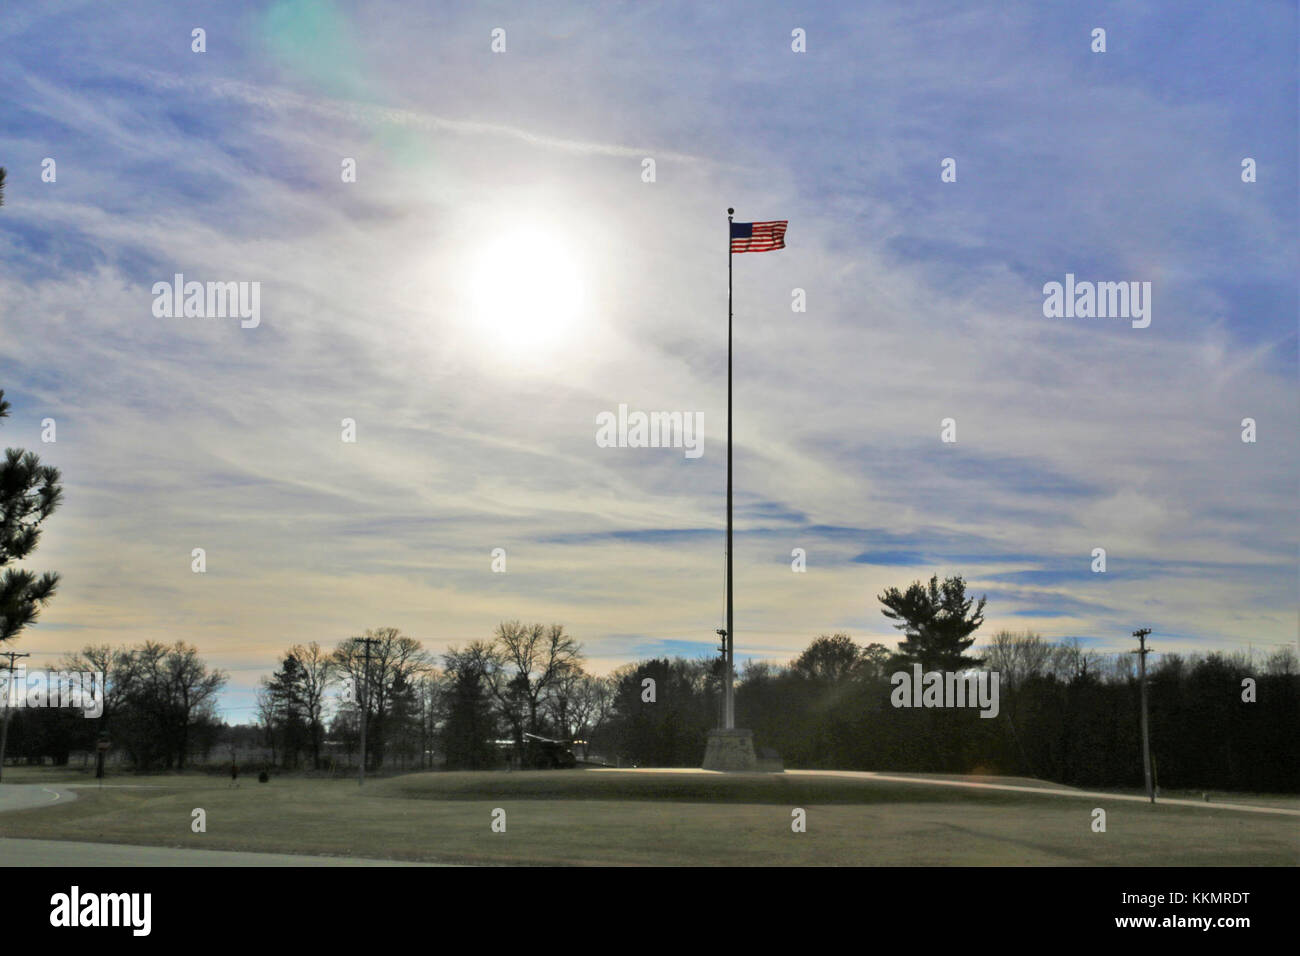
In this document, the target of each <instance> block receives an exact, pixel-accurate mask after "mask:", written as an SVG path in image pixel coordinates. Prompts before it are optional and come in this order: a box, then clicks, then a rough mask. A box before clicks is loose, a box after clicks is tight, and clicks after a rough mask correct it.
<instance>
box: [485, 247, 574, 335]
mask: <svg viewBox="0 0 1300 956" xmlns="http://www.w3.org/2000/svg"><path fill="white" fill-rule="evenodd" d="M470 283H471V286H470V290H469V291H470V301H471V303H472V309H473V312H474V321H475V324H476V325H478V326H479V327H480V329H481V330H483V331H485V332H487V333H488V334H489V335H490V336H491V338H492V339H493V340H494V341H496V342H498V343H500V344H501V345H502V346H505V347H512V348H526V349H540V348H543V347H545V346H548V345H554V344H559V343H560V342H562V341H563V340H564V339H566V338H567V337H568V335H569V333H570V332H571V330H572V328H573V326H574V324H575V322H576V320H577V318H578V316H579V314H580V313H581V311H582V308H583V300H584V296H583V292H584V283H583V279H582V275H581V271H580V269H579V268H578V264H577V261H576V257H575V255H574V252H573V250H572V249H571V248H569V247H568V246H567V245H566V244H565V242H564V240H563V239H562V238H561V237H559V236H557V235H555V234H553V233H550V232H545V231H543V230H540V229H519V230H516V231H513V232H510V233H507V234H506V235H503V236H500V237H498V238H496V239H494V240H491V241H489V242H488V243H487V245H486V246H485V247H484V248H483V250H482V252H481V253H480V255H479V257H478V260H477V262H476V263H475V265H474V268H473V272H472V275H471V276H470Z"/></svg>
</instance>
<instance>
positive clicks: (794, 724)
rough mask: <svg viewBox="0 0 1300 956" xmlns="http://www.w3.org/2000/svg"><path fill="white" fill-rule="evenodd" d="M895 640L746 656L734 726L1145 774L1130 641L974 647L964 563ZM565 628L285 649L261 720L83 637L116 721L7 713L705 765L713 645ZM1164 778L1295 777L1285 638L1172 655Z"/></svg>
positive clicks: (1071, 770)
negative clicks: (979, 683)
mask: <svg viewBox="0 0 1300 956" xmlns="http://www.w3.org/2000/svg"><path fill="white" fill-rule="evenodd" d="M878 600H879V601H880V604H881V607H882V612H883V613H884V615H885V617H886V618H887V619H889V620H890V621H891V623H892V624H893V626H895V627H896V628H897V629H898V630H900V631H901V632H902V634H901V636H900V640H899V641H898V643H897V647H896V648H895V649H893V650H891V649H890V648H889V647H887V646H886V645H884V644H881V643H867V644H859V643H857V642H855V641H854V640H853V638H852V637H851V636H850V635H848V634H844V633H836V634H829V635H822V636H820V637H817V638H816V639H814V640H813V641H812V642H811V643H810V644H809V645H808V646H807V647H806V648H805V649H804V650H803V652H802V653H800V654H799V655H798V656H797V657H796V658H795V659H793V660H791V661H789V662H786V663H779V662H773V661H750V662H748V663H746V664H745V665H744V667H743V669H742V670H741V672H740V673H739V674H738V675H737V684H736V718H737V726H743V727H748V728H751V729H752V730H753V731H754V735H755V742H756V745H757V746H758V747H759V748H760V751H762V752H764V753H765V754H767V755H771V756H779V757H780V758H781V759H782V760H783V761H784V763H785V765H786V766H788V767H803V768H822V769H861V770H879V769H886V770H897V771H912V772H948V773H968V772H984V773H990V774H1011V775H1024V776H1033V777H1038V778H1042V779H1048V780H1054V781H1057V782H1060V783H1065V784H1070V785H1076V786H1094V787H1130V786H1139V785H1141V782H1142V769H1141V763H1140V758H1139V756H1138V755H1139V754H1140V736H1139V733H1140V731H1139V726H1140V724H1139V721H1140V717H1139V709H1138V702H1139V689H1138V679H1137V671H1136V663H1135V660H1134V657H1133V655H1131V654H1100V653H1097V652H1095V651H1090V650H1087V649H1085V648H1084V647H1083V646H1082V645H1081V644H1080V643H1079V642H1077V641H1066V642H1056V643H1053V642H1049V641H1045V640H1044V639H1043V638H1042V637H1041V636H1039V635H1037V634H1033V633H1030V632H1025V633H1012V632H1008V631H1002V632H999V633H998V634H996V635H994V636H993V637H992V638H991V639H990V640H989V641H987V642H986V643H984V644H982V645H979V646H977V645H976V637H975V632H976V630H977V629H978V628H979V626H980V625H981V624H982V622H983V610H984V600H983V599H980V600H979V601H975V600H974V598H973V597H970V596H968V595H967V594H966V587H965V583H964V581H963V580H962V579H961V578H960V577H952V578H948V579H946V580H944V581H940V580H939V579H938V578H937V576H936V577H934V578H931V579H930V581H929V582H915V583H913V584H912V585H911V586H909V587H908V588H906V589H904V590H899V589H895V588H891V589H889V590H887V591H885V592H883V593H882V594H881V595H879V596H878ZM913 664H918V665H920V666H921V668H922V669H923V670H924V671H927V672H928V671H935V670H938V671H966V672H969V671H970V670H971V669H976V668H978V669H982V670H986V671H991V672H996V673H997V674H998V675H999V678H1000V684H999V696H1000V700H999V706H998V708H997V713H996V716H994V717H992V718H991V719H990V718H985V717H981V716H980V711H979V710H977V709H974V708H900V707H897V706H894V697H893V694H894V690H895V687H896V686H897V681H896V680H895V679H894V675H896V674H898V673H899V672H900V671H901V672H904V673H908V674H909V676H910V671H909V669H910V668H911V666H912V665H913ZM585 665H586V659H585V657H584V655H583V652H582V647H581V645H580V644H579V643H578V642H577V641H576V640H575V639H574V638H573V637H572V636H571V635H569V634H568V633H567V632H566V631H565V629H564V627H563V626H562V625H560V624H541V623H523V622H520V621H506V622H502V623H501V624H500V625H498V627H497V628H496V629H495V631H494V633H493V634H492V636H491V637H490V638H488V639H483V640H477V641H472V642H470V643H468V644H466V645H463V646H453V647H451V648H449V649H448V650H447V651H446V652H445V653H443V654H441V655H434V654H432V653H430V652H429V651H427V650H426V649H425V648H424V647H423V645H422V644H421V643H420V642H419V641H418V640H415V639H414V638H411V637H408V636H406V635H404V634H402V633H401V632H400V631H399V630H397V629H396V628H378V629H374V630H368V631H366V632H365V633H364V634H362V635H359V636H356V637H350V638H347V639H345V640H343V641H341V642H340V643H339V644H338V645H337V646H335V647H334V648H333V649H332V650H327V649H324V648H322V647H321V646H320V645H319V644H317V643H315V642H312V643H308V644H298V645H294V646H292V647H290V648H288V649H287V650H286V651H285V652H284V653H283V654H282V655H281V657H280V658H279V660H278V662H277V666H276V669H275V670H274V672H273V673H272V674H271V675H270V676H269V677H266V678H264V679H263V680H262V682H261V686H260V689H259V692H258V697H257V705H256V720H255V722H254V723H253V724H251V725H248V726H237V727H229V726H226V725H223V724H221V723H220V721H219V720H218V718H217V714H216V695H217V693H218V692H219V691H220V690H221V688H222V687H224V686H225V683H226V680H227V676H226V675H225V674H224V673H222V672H221V671H219V670H214V669H210V668H208V667H207V666H206V665H205V664H204V663H203V661H202V660H201V659H200V658H199V656H198V653H197V651H196V650H195V649H194V648H193V647H191V646H189V645H186V644H184V643H177V644H174V645H170V646H167V645H162V644H157V643H153V642H145V643H144V644H141V645H138V646H137V647H134V648H119V649H116V650H114V649H110V648H107V647H89V648H86V649H85V650H84V651H83V652H81V653H80V654H79V655H74V656H73V657H70V658H68V659H66V660H65V661H63V662H62V663H61V665H60V666H61V667H63V668H65V669H71V670H94V671H103V672H105V674H106V675H107V678H108V681H107V695H106V699H105V706H104V711H103V714H102V715H101V716H100V717H99V718H98V719H97V720H93V721H91V720H85V719H83V718H81V717H80V715H79V714H77V713H75V712H73V713H69V712H67V711H57V710H44V711H40V710H31V711H25V712H24V711H19V712H17V713H16V714H15V715H14V721H13V723H14V728H13V734H12V736H11V746H10V753H11V754H13V755H15V756H27V757H29V758H35V757H37V756H50V757H53V758H54V759H55V760H66V759H67V757H68V755H69V754H70V753H71V752H73V751H75V750H78V749H90V748H92V747H93V745H94V741H95V740H97V739H99V737H100V736H101V735H105V736H107V737H109V738H110V739H111V740H112V742H113V746H114V747H115V748H120V751H121V752H122V753H123V754H124V755H125V756H126V757H127V758H128V760H129V761H130V762H131V763H132V764H133V765H135V766H137V767H140V768H142V769H152V768H164V769H168V768H183V767H184V766H186V764H187V763H188V762H190V761H191V760H192V759H195V758H196V757H197V758H198V759H200V760H203V761H206V760H209V759H212V757H213V755H214V754H215V755H216V759H221V758H222V755H223V752H224V750H225V748H232V750H231V752H232V753H233V748H234V747H235V746H236V744H237V743H239V744H241V745H242V746H244V747H245V748H247V747H250V746H251V747H260V748H262V750H263V751H264V752H265V753H266V755H267V763H268V764H270V765H272V766H278V767H282V768H286V769H302V770H306V769H313V768H314V769H318V770H319V769H328V768H330V767H338V766H339V765H340V764H343V765H355V761H356V760H357V759H358V758H359V751H360V734H361V723H362V721H361V710H362V708H363V707H364V709H365V716H366V719H365V733H366V754H367V764H368V766H369V768H370V769H371V770H382V769H384V768H391V769H397V770H402V769H426V768H434V767H445V768H447V769H469V770H476V769H488V768H492V767H498V766H501V765H503V763H504V762H505V761H507V760H508V759H510V757H511V755H512V754H513V755H515V756H516V757H518V756H519V755H521V754H522V753H523V752H524V749H525V740H526V738H527V736H528V735H530V734H533V735H539V736H543V737H551V738H557V739H561V740H564V741H584V742H585V743H586V748H585V749H586V751H587V752H589V753H595V754H599V755H600V756H601V757H603V758H605V759H606V760H608V761H610V762H617V763H619V764H622V765H639V766H666V767H667V766H690V767H694V766H698V765H699V764H700V762H701V759H702V757H703V753H704V748H705V744H706V741H707V736H708V732H709V730H711V729H713V728H714V727H717V726H718V724H719V721H720V717H721V710H722V686H723V681H722V678H723V670H722V664H721V661H720V659H718V658H717V657H712V656H711V657H701V658H699V659H696V660H688V659H685V658H681V657H678V658H673V659H667V658H661V659H650V660H643V661H639V662H636V663H633V664H628V665H625V666H623V667H621V668H619V669H617V670H615V671H614V672H613V673H612V674H609V675H607V676H597V675H593V674H590V673H588V672H587V671H586V669H585ZM1148 688H1149V695H1150V707H1149V710H1150V719H1151V740H1152V751H1153V755H1154V760H1155V770H1156V778H1157V783H1158V784H1159V785H1161V786H1162V787H1165V788H1167V789H1180V788H1204V789H1209V788H1213V789H1219V790H1232V789H1243V790H1254V791H1271V792H1297V791H1300V759H1297V758H1298V757H1300V745H1298V744H1297V741H1296V738H1295V734H1294V732H1293V731H1294V728H1295V726H1297V718H1300V668H1298V667H1297V663H1296V656H1295V654H1294V653H1293V652H1291V651H1290V650H1289V649H1287V650H1283V651H1280V652H1278V653H1276V654H1273V655H1271V656H1269V657H1268V658H1266V659H1263V660H1256V659H1255V658H1254V657H1252V656H1250V655H1243V654H1240V653H1237V654H1224V653H1214V654H1209V655H1204V656H1189V657H1184V656H1181V655H1178V654H1171V653H1166V654H1163V655H1159V656H1157V657H1156V659H1155V661H1154V663H1153V664H1152V665H1151V667H1150V668H1149V670H1148Z"/></svg>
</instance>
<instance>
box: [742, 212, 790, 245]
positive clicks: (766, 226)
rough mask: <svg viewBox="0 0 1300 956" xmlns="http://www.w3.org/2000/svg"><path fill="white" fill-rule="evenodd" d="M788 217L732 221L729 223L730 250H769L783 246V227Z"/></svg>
mask: <svg viewBox="0 0 1300 956" xmlns="http://www.w3.org/2000/svg"><path fill="white" fill-rule="evenodd" d="M789 224H790V220H789V219H779V220H777V221H775V222H733V223H732V224H731V251H732V252H769V251H771V250H772V249H784V248H785V227H786V226H788V225H789Z"/></svg>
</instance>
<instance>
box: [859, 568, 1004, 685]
mask: <svg viewBox="0 0 1300 956" xmlns="http://www.w3.org/2000/svg"><path fill="white" fill-rule="evenodd" d="M877 600H879V601H880V603H881V604H883V605H884V606H885V610H884V611H883V613H884V615H885V617H887V618H889V619H890V620H891V621H895V622H896V623H895V624H894V627H895V628H897V629H898V630H900V631H902V632H903V633H904V635H905V637H904V639H903V640H901V641H899V642H898V651H899V653H898V657H899V660H900V662H901V663H906V664H912V663H919V664H920V665H921V667H922V669H923V670H926V671H934V670H938V671H959V670H963V669H965V668H968V667H978V666H979V665H980V664H982V663H983V662H984V659H983V658H982V657H967V656H965V652H966V650H967V648H969V647H970V646H971V645H972V644H974V643H975V638H974V637H972V636H971V635H972V634H973V633H974V632H975V630H976V629H977V628H978V627H979V626H980V625H981V624H983V623H984V601H985V598H980V600H979V604H978V606H975V607H974V610H972V605H974V604H975V599H974V598H968V597H966V582H965V581H964V580H962V577H961V575H954V576H953V577H950V578H945V579H944V582H943V584H940V583H939V576H938V575H937V574H936V575H934V576H933V577H931V578H930V583H929V585H928V586H927V585H924V584H922V583H921V582H920V581H914V582H912V585H911V586H910V587H909V588H908V589H907V590H906V591H901V592H900V591H899V590H898V588H890V589H889V590H887V591H885V592H884V593H883V594H881V595H879V596H878V598H877Z"/></svg>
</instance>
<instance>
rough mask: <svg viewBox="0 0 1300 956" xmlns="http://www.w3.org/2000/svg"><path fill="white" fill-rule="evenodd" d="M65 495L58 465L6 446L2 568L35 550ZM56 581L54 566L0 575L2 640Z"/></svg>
mask: <svg viewBox="0 0 1300 956" xmlns="http://www.w3.org/2000/svg"><path fill="white" fill-rule="evenodd" d="M4 394H5V393H4V391H3V390H0V418H7V417H8V416H9V403H8V402H6V401H5V400H4ZM62 499H63V488H62V487H61V486H60V485H59V471H58V469H57V468H51V467H49V466H47V465H42V464H41V462H40V459H39V458H37V457H36V455H35V454H33V453H32V452H25V451H23V450H22V449H20V448H6V449H5V456H4V461H3V462H2V463H0V568H5V565H7V564H9V563H10V562H13V561H19V560H21V559H23V558H25V557H27V555H29V554H31V553H32V552H33V551H34V550H36V545H37V543H38V542H39V541H40V537H41V525H42V523H43V522H44V521H45V519H46V518H48V517H49V516H50V515H51V514H53V513H54V509H55V508H57V507H58V506H59V504H60V503H61V501H62ZM58 584H59V576H58V575H57V574H55V573H53V572H46V573H45V574H43V575H41V576H40V577H39V578H38V577H37V576H36V575H35V574H34V573H33V572H31V571H24V570H22V569H20V568H5V571H4V574H3V575H2V576H0V644H3V643H4V642H5V641H8V640H12V639H13V638H14V637H16V636H17V634H18V632H19V631H21V630H22V629H23V628H24V627H26V626H27V625H29V624H32V623H34V622H35V620H36V618H37V615H38V614H39V613H40V608H41V607H43V606H44V605H46V604H48V603H49V600H50V598H52V597H53V596H54V591H55V589H56V588H57V587H58Z"/></svg>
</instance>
